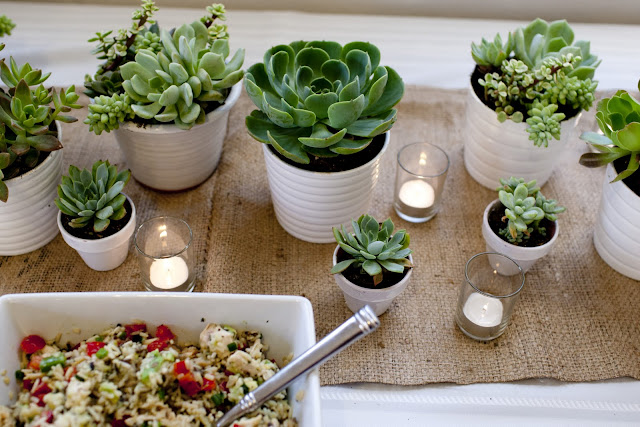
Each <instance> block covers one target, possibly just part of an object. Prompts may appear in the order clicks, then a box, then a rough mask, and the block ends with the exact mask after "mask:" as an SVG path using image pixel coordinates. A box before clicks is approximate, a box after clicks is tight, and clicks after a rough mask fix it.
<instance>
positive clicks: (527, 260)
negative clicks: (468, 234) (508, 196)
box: [482, 199, 560, 276]
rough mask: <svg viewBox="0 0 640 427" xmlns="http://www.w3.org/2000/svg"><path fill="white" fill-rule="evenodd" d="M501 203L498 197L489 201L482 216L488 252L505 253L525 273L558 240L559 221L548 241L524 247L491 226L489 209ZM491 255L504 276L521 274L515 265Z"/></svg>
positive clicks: (499, 271)
mask: <svg viewBox="0 0 640 427" xmlns="http://www.w3.org/2000/svg"><path fill="white" fill-rule="evenodd" d="M496 203H500V200H498V199H496V200H494V201H493V202H491V203H489V205H488V206H487V208H486V209H485V210H484V216H483V218H482V236H483V237H484V240H485V242H486V244H487V252H498V253H501V254H503V255H506V256H508V257H509V258H511V259H512V260H514V261H515V262H517V263H518V265H519V266H520V268H522V271H524V272H525V273H526V272H527V271H528V270H529V269H530V268H531V267H532V266H533V264H535V263H536V261H538V260H539V259H540V258H542V257H543V256H545V255H547V254H548V253H549V252H550V251H551V249H552V248H553V245H555V243H556V240H557V239H558V233H559V232H560V226H559V224H558V221H556V222H555V223H556V231H555V233H554V234H553V237H551V240H549V241H548V242H547V243H545V244H544V245H542V246H536V247H531V248H527V247H523V246H517V245H513V244H511V243H509V242H507V241H505V240H503V239H502V237H500V236H498V235H497V234H496V233H494V232H493V230H492V229H491V227H490V226H489V219H488V218H489V211H490V210H491V208H492V207H493V205H494V204H496ZM491 258H492V257H491V256H489V261H490V262H491V264H492V265H496V266H497V270H498V273H500V274H502V275H503V276H512V275H514V274H519V273H520V271H519V270H518V269H517V268H516V267H515V266H513V265H506V266H505V265H500V262H499V260H497V259H496V260H494V259H491Z"/></svg>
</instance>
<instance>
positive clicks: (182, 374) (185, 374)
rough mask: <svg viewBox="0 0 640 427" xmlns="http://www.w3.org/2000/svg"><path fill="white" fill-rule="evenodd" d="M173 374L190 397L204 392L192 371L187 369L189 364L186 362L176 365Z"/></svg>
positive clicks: (182, 361) (179, 362) (181, 361)
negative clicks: (201, 391)
mask: <svg viewBox="0 0 640 427" xmlns="http://www.w3.org/2000/svg"><path fill="white" fill-rule="evenodd" d="M173 373H174V374H175V375H176V378H178V383H179V384H180V387H181V388H182V390H183V391H184V392H185V393H186V394H187V395H188V396H195V395H196V394H197V393H198V392H199V391H200V390H202V386H201V385H200V383H199V382H198V381H196V379H195V377H194V376H193V374H192V373H191V371H189V369H187V364H186V363H185V362H184V360H180V361H178V362H176V363H174V365H173Z"/></svg>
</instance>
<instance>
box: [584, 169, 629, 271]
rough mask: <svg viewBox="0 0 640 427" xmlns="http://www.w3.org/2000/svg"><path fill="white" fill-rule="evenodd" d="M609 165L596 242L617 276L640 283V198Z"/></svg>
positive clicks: (595, 236) (604, 258)
mask: <svg viewBox="0 0 640 427" xmlns="http://www.w3.org/2000/svg"><path fill="white" fill-rule="evenodd" d="M615 177H616V172H615V169H614V168H613V165H612V164H611V163H609V164H608V165H607V172H606V174H605V179H604V183H603V185H602V200H601V201H600V211H599V213H598V219H597V221H596V224H595V232H594V233H593V243H594V245H595V247H596V250H597V251H598V254H600V257H601V258H602V259H603V260H604V262H606V263H607V264H609V266H611V268H613V269H614V270H616V271H617V272H618V273H621V274H624V275H625V276H627V277H630V278H632V279H634V280H640V197H638V196H637V195H636V194H635V193H634V192H633V191H631V190H630V189H629V187H627V185H626V184H625V183H624V182H622V181H618V182H614V183H611V181H612V180H613V179H614V178H615Z"/></svg>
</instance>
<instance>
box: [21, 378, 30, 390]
mask: <svg viewBox="0 0 640 427" xmlns="http://www.w3.org/2000/svg"><path fill="white" fill-rule="evenodd" d="M32 387H33V380H23V381H22V388H24V389H25V390H29V391H30V390H31V388H32Z"/></svg>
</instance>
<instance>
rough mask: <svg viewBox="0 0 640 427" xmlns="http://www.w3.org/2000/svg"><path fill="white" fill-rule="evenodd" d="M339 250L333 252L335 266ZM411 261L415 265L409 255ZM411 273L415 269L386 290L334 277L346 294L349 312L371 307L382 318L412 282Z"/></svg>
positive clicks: (341, 276)
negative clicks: (367, 306) (366, 306)
mask: <svg viewBox="0 0 640 427" xmlns="http://www.w3.org/2000/svg"><path fill="white" fill-rule="evenodd" d="M339 249H340V246H336V250H335V251H333V265H336V264H337V263H338V250H339ZM409 261H411V263H412V264H413V257H412V256H411V255H409ZM411 273H413V269H409V271H408V272H407V274H405V275H404V277H403V278H402V280H400V281H399V282H398V283H396V284H395V285H393V286H389V287H388V288H384V289H368V288H363V287H362V286H358V285H356V284H354V283H353V282H351V281H350V280H347V278H346V277H344V276H343V275H342V274H334V275H333V277H334V279H335V280H336V283H337V284H338V287H340V289H341V290H342V293H343V294H344V300H345V302H346V303H347V307H349V310H351V311H353V312H354V313H355V312H357V311H358V310H360V309H361V308H362V307H364V306H365V305H369V306H370V307H371V309H372V310H373V312H374V313H375V314H376V316H380V315H381V314H382V313H384V312H385V311H387V309H388V308H389V307H390V306H391V303H392V302H393V300H394V299H395V298H396V297H397V296H398V295H400V294H401V293H402V291H404V289H405V288H406V287H407V285H408V284H409V280H411Z"/></svg>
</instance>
